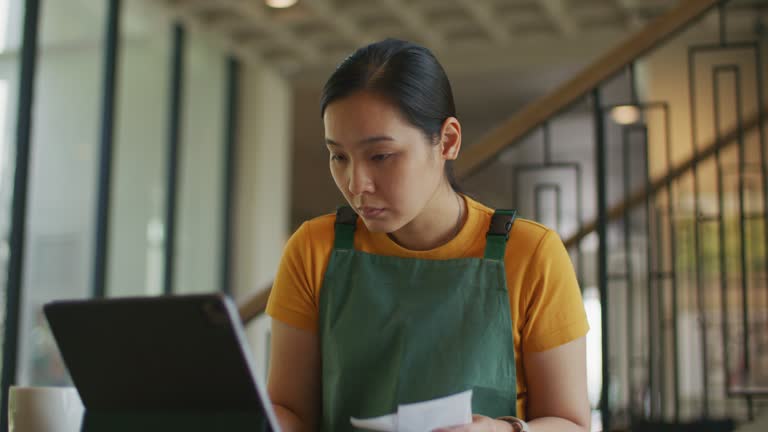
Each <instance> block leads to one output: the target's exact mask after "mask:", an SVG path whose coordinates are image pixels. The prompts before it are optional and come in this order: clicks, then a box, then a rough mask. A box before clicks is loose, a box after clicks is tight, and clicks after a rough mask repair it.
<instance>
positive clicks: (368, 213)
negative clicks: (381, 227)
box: [357, 207, 384, 219]
mask: <svg viewBox="0 0 768 432" xmlns="http://www.w3.org/2000/svg"><path fill="white" fill-rule="evenodd" d="M357 212H358V213H359V214H360V216H362V217H363V218H365V219H375V218H377V217H379V216H381V214H382V213H384V209H383V208H376V207H360V208H359V209H357Z"/></svg>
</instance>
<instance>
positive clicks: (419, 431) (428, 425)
mask: <svg viewBox="0 0 768 432" xmlns="http://www.w3.org/2000/svg"><path fill="white" fill-rule="evenodd" d="M350 420H351V421H352V425H353V426H354V427H357V428H360V429H367V430H373V431H382V432H429V431H431V430H433V429H437V428H441V427H448V426H462V425H466V424H470V423H472V390H467V391H465V392H461V393H457V394H454V395H451V396H446V397H442V398H438V399H432V400H428V401H424V402H417V403H412V404H407V405H399V406H398V407H397V413H395V414H389V415H385V416H381V417H374V418H368V419H356V418H354V417H352V418H351V419H350Z"/></svg>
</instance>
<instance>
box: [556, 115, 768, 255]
mask: <svg viewBox="0 0 768 432" xmlns="http://www.w3.org/2000/svg"><path fill="white" fill-rule="evenodd" d="M761 123H762V124H763V125H765V123H766V119H765V118H763V119H762V121H761V119H760V113H755V114H754V115H753V116H751V117H749V118H748V119H747V121H746V122H744V123H743V124H740V125H739V124H737V125H736V126H734V127H733V128H731V129H729V130H728V132H726V133H725V134H724V135H723V136H722V137H721V138H720V139H717V138H715V139H714V140H712V142H711V143H710V144H709V145H707V146H706V147H704V149H703V150H699V151H698V152H696V154H695V155H693V156H692V157H691V158H689V159H688V160H686V161H685V162H683V163H681V164H679V165H678V166H676V167H674V168H672V169H671V170H670V171H669V172H667V174H666V175H665V176H664V177H661V178H659V179H658V180H654V181H652V182H651V183H650V184H649V185H648V186H647V187H643V188H641V189H639V190H637V191H635V192H633V193H632V194H630V195H629V197H628V198H627V199H626V200H624V201H623V202H622V203H620V204H617V205H616V206H614V207H611V208H610V209H608V211H607V214H606V218H607V220H606V222H610V221H613V220H616V219H620V218H621V217H623V216H624V214H625V213H626V212H627V210H629V209H630V208H632V207H634V206H636V205H640V204H642V203H643V202H645V200H647V199H648V198H650V197H651V196H654V195H656V194H657V193H658V192H659V191H660V190H661V189H663V188H664V187H666V185H668V184H670V183H672V182H673V181H675V180H677V179H678V178H680V177H681V176H683V175H685V174H686V173H688V171H690V170H691V169H693V167H695V166H696V165H698V164H699V163H700V162H702V161H703V160H706V159H708V158H710V157H712V156H714V155H715V153H716V152H717V151H718V150H723V149H725V148H726V147H729V146H731V145H733V144H735V143H736V142H738V140H739V137H740V135H741V134H744V133H745V132H746V131H751V130H752V129H754V128H757V127H760V125H761ZM596 229H597V219H595V220H593V221H591V222H589V223H588V224H586V225H584V226H583V227H582V228H581V229H580V230H579V231H578V232H577V233H576V234H574V235H573V236H571V237H569V238H568V239H567V240H565V242H564V243H565V246H566V247H567V248H570V247H573V246H576V245H577V244H578V243H579V242H580V241H581V240H582V239H583V238H584V237H586V236H588V235H589V234H591V233H592V232H593V231H595V230H596Z"/></svg>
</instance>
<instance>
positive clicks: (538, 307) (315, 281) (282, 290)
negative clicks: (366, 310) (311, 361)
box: [267, 197, 589, 418]
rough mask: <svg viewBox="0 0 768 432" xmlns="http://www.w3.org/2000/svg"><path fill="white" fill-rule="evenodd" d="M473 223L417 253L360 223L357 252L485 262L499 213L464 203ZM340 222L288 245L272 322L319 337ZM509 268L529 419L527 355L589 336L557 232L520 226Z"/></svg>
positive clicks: (314, 223) (270, 309)
mask: <svg viewBox="0 0 768 432" xmlns="http://www.w3.org/2000/svg"><path fill="white" fill-rule="evenodd" d="M464 198H465V201H466V203H467V209H468V210H469V211H468V214H467V219H466V221H465V223H464V226H463V227H462V228H461V230H460V231H459V233H458V235H457V236H456V237H455V238H453V239H452V240H450V241H449V242H448V243H446V244H444V245H442V246H440V247H438V248H436V249H432V250H428V251H412V250H408V249H405V248H403V247H402V246H400V245H398V244H397V243H395V242H394V241H392V239H390V238H389V237H388V236H387V235H386V234H384V233H371V232H369V231H368V230H367V229H366V227H365V224H364V223H362V221H361V220H360V219H359V218H358V223H357V229H356V230H355V249H356V250H359V251H362V252H367V253H371V254H377V255H387V256H397V257H410V258H422V259H432V260H441V259H454V258H471V257H482V256H483V255H484V252H485V235H486V233H487V232H488V225H489V223H490V220H491V216H492V215H493V210H492V209H490V208H488V207H486V206H484V205H482V204H480V203H478V202H476V201H474V200H472V199H471V198H469V197H464ZM334 222H335V215H332V214H331V215H325V216H321V217H318V218H315V219H313V220H311V221H308V222H305V223H304V224H303V225H302V226H301V227H300V228H299V229H298V230H297V231H296V233H294V235H293V236H292V237H291V238H290V240H289V241H288V244H287V245H286V248H285V252H284V254H283V257H282V261H281V262H280V267H279V269H278V273H277V277H276V278H275V281H274V284H273V286H272V294H271V295H270V297H269V303H268V304H267V314H269V315H270V316H271V317H272V318H274V319H276V320H278V321H281V322H284V323H286V324H289V325H291V326H294V327H298V328H302V329H306V330H309V331H313V332H317V329H318V318H319V309H318V308H319V305H320V287H321V286H322V284H323V279H324V275H325V270H326V268H327V267H328V261H329V259H330V255H331V251H332V249H333V241H334ZM504 266H505V270H506V276H507V288H508V290H509V307H510V312H511V317H512V327H513V328H512V334H513V336H514V346H515V363H516V364H515V366H516V367H517V414H518V417H521V418H525V412H526V401H527V385H526V381H525V373H524V370H523V362H522V353H523V352H540V351H546V350H549V349H551V348H555V347H557V346H559V345H562V344H565V343H567V342H570V341H572V340H575V339H578V338H580V337H582V336H584V335H585V334H586V333H587V331H588V330H589V325H588V324H587V317H586V313H585V312H584V305H583V303H582V300H581V293H580V291H579V286H578V282H577V280H576V275H575V273H574V271H573V265H572V264H571V260H570V257H569V256H568V253H567V251H566V250H565V247H564V245H563V243H562V241H561V240H560V237H559V236H558V235H557V233H555V232H554V231H552V230H550V229H548V228H546V227H544V226H542V225H539V224H537V223H535V222H532V221H529V220H525V219H517V220H516V221H515V223H514V225H513V227H512V231H511V232H510V235H509V240H508V241H507V248H506V252H505V257H504Z"/></svg>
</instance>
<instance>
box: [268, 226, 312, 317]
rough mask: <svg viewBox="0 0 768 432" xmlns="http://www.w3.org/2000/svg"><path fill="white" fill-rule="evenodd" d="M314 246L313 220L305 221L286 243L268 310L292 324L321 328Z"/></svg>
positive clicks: (273, 315)
mask: <svg viewBox="0 0 768 432" xmlns="http://www.w3.org/2000/svg"><path fill="white" fill-rule="evenodd" d="M311 247H312V244H311V236H310V229H309V223H308V222H305V223H304V224H302V225H301V227H299V229H298V230H296V232H295V233H294V234H293V235H292V236H291V238H290V239H289V240H288V243H287V244H286V246H285V250H284V251H283V256H282V258H281V260H280V266H279V267H278V270H277V276H276V277H275V281H274V282H273V284H272V292H271V293H270V295H269V301H268V302H267V314H268V315H269V316H271V317H272V318H273V319H276V320H278V321H282V322H284V323H286V324H288V325H292V326H294V327H298V328H301V329H305V330H311V331H317V314H318V312H317V311H318V308H317V304H316V303H317V302H316V299H315V290H314V287H313V283H314V282H313V281H314V278H313V277H312V268H311V267H312V263H311V256H312V254H311Z"/></svg>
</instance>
